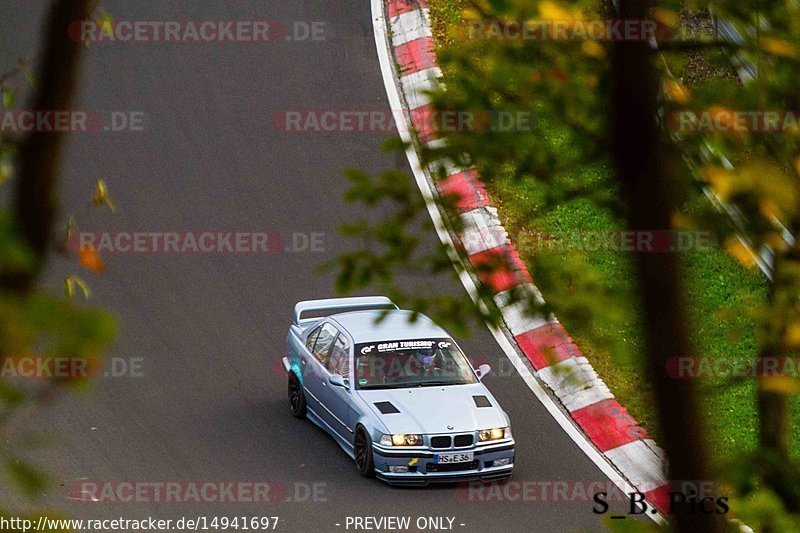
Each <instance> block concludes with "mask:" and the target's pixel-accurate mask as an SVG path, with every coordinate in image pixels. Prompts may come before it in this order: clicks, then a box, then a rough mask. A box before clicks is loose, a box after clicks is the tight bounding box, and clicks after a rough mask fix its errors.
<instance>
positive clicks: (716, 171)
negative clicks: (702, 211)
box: [701, 166, 733, 201]
mask: <svg viewBox="0 0 800 533" xmlns="http://www.w3.org/2000/svg"><path fill="white" fill-rule="evenodd" d="M701 175H702V177H703V179H705V180H706V181H707V182H708V183H709V184H710V185H711V188H712V189H713V191H714V193H716V195H717V196H719V198H720V200H722V201H726V200H727V199H728V198H729V197H730V194H731V191H732V190H733V180H732V177H731V173H730V172H729V171H727V170H725V169H724V168H722V167H714V166H709V167H705V168H703V170H702V171H701Z"/></svg>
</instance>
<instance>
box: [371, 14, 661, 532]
mask: <svg viewBox="0 0 800 533" xmlns="http://www.w3.org/2000/svg"><path fill="white" fill-rule="evenodd" d="M371 1H372V17H373V25H374V27H375V39H376V44H377V47H378V55H379V58H380V59H381V67H382V70H383V72H384V82H385V84H386V88H387V94H388V96H389V100H390V103H391V104H392V108H393V111H395V116H398V113H397V112H398V111H400V112H402V113H403V115H402V116H404V117H405V118H406V120H405V121H403V120H399V121H398V131H399V133H400V136H401V137H402V138H403V140H405V141H407V142H413V143H414V145H415V146H420V145H429V144H430V143H440V142H442V141H441V140H437V139H436V132H435V131H433V130H432V129H431V124H432V123H433V121H430V120H428V119H427V117H428V116H429V114H430V113H432V108H431V105H430V100H429V98H428V96H427V95H426V94H425V93H426V91H427V90H429V89H432V88H434V87H436V86H437V85H438V83H439V81H438V78H439V77H440V76H441V71H440V70H439V68H438V66H437V62H436V56H435V53H434V48H433V46H434V45H433V38H432V34H431V26H430V19H429V12H428V8H427V0H371ZM406 154H407V156H408V158H409V162H410V163H411V167H412V170H414V174H415V178H416V179H417V184H418V185H419V186H420V190H421V191H422V193H423V196H424V197H425V198H426V201H427V202H428V204H429V209H428V210H429V213H430V214H431V217H432V218H433V220H434V224H435V226H436V228H437V232H438V233H439V237H440V238H441V239H442V240H443V241H444V242H445V243H446V244H451V243H453V241H454V240H455V241H457V243H458V246H459V248H460V249H463V250H464V251H465V252H466V255H467V256H468V257H469V263H470V264H471V265H472V267H473V269H472V270H473V272H474V274H473V275H474V276H475V277H477V278H478V279H479V280H480V281H481V282H482V283H483V284H485V285H487V286H488V287H490V288H491V290H492V292H493V293H494V295H495V297H494V299H495V303H496V304H497V306H498V308H499V309H500V311H501V313H502V316H503V320H504V322H505V328H504V330H503V331H502V332H500V331H496V330H495V331H494V333H495V338H497V339H498V342H499V343H500V345H501V346H502V347H503V348H504V350H505V351H506V354H507V355H508V356H509V358H510V359H511V360H512V362H514V363H515V366H516V368H517V370H518V371H519V372H520V374H521V375H522V377H523V379H525V381H526V383H527V384H528V385H529V387H530V388H531V390H533V391H534V393H536V395H537V397H538V398H539V399H540V400H541V401H542V403H543V404H544V405H545V407H547V408H548V410H549V411H550V413H551V414H552V415H553V416H554V417H555V418H556V420H557V421H558V422H559V423H560V424H561V426H562V428H564V430H565V431H566V432H567V433H568V434H569V435H570V436H571V437H572V438H573V440H574V441H575V442H576V443H577V444H578V445H579V446H580V447H581V448H582V449H583V451H584V452H585V453H586V454H587V455H588V456H589V457H590V458H591V459H592V460H593V461H594V462H595V464H597V465H598V466H599V467H600V468H601V470H603V472H604V473H605V474H606V475H608V476H609V478H611V479H612V480H613V481H615V482H616V483H617V485H618V486H619V487H620V488H621V489H622V490H623V492H632V488H633V489H635V490H637V491H640V492H644V493H646V496H647V500H648V501H649V502H650V503H651V504H652V505H653V506H655V507H656V508H658V509H659V510H661V511H662V512H665V511H666V509H667V506H668V503H669V498H668V494H667V493H668V491H669V483H668V481H667V479H666V476H665V473H664V472H665V457H664V453H663V451H662V450H661V449H660V448H659V447H658V446H657V445H656V443H655V442H654V441H653V440H652V439H651V438H649V436H648V435H647V433H646V432H645V430H644V429H643V428H642V427H641V426H639V425H638V424H637V423H636V420H634V419H633V417H632V416H630V415H629V414H628V412H627V411H626V410H625V408H624V407H623V406H622V405H620V404H619V402H617V401H616V400H615V399H614V395H613V394H612V393H611V391H609V389H608V387H607V386H606V385H605V383H603V381H602V379H600V377H599V376H598V375H597V373H596V372H595V371H594V369H593V368H592V366H591V364H590V363H589V361H588V360H587V358H586V357H585V356H584V355H583V354H582V353H581V351H580V348H578V346H577V345H576V344H575V343H574V342H573V341H572V339H571V338H570V336H569V335H568V334H567V332H566V331H565V330H564V328H563V326H562V325H561V324H560V323H559V322H558V320H557V319H556V318H555V317H553V316H550V317H548V318H544V317H541V318H536V317H531V316H529V315H528V314H526V313H525V312H524V309H522V305H523V304H521V303H516V304H512V305H509V304H508V303H507V302H508V300H509V292H508V291H510V290H511V289H515V290H517V291H519V290H524V291H531V292H532V293H533V294H535V295H536V297H537V298H539V299H541V295H540V293H539V291H538V289H537V288H536V287H535V286H534V285H533V280H532V278H531V275H530V273H529V272H528V269H527V268H526V267H525V264H524V263H523V262H522V261H521V260H520V257H519V254H518V253H517V250H516V249H515V248H514V245H513V244H512V243H511V241H510V240H509V238H508V233H507V232H506V230H505V229H504V228H503V226H502V224H501V223H500V220H499V219H498V217H497V210H496V209H495V208H494V207H492V206H491V201H490V199H489V196H488V194H487V193H486V190H485V189H484V186H483V184H482V183H481V181H480V177H479V176H478V175H477V172H476V171H475V170H474V169H462V168H458V167H456V166H455V165H454V164H453V163H452V162H450V161H440V162H437V163H436V164H435V165H432V167H433V166H436V167H437V168H422V167H421V165H420V163H419V158H418V155H417V154H416V151H415V149H414V148H413V147H411V148H410V149H409V150H407V151H406ZM438 168H443V169H445V176H446V177H445V178H444V179H442V180H439V181H438V182H436V183H435V185H434V180H433V178H432V175H434V174H436V170H437V169H438ZM436 195H448V196H452V197H455V199H456V206H457V208H458V210H459V212H460V213H461V217H462V221H463V230H462V231H461V232H460V234H459V235H457V236H455V239H453V237H454V236H452V235H450V234H448V233H447V231H446V225H445V224H444V222H443V220H442V218H441V213H440V212H439V211H438V208H436V206H435V205H434V204H433V202H432V201H431V200H432V198H433V196H436ZM487 264H491V265H493V269H492V273H491V274H488V273H486V270H487V269H486V268H481V266H482V265H487ZM498 265H499V266H500V267H499V268H497V266H498ZM461 280H462V282H463V283H464V285H465V287H466V288H467V290H468V291H469V292H470V294H472V295H473V297H475V296H476V290H475V286H474V283H475V279H473V278H472V277H471V276H470V274H464V275H461ZM520 287H521V289H520ZM519 354H521V355H522V356H523V357H524V358H525V360H527V363H528V364H527V365H526V364H525V363H523V361H522V358H521V357H519ZM542 384H544V385H545V386H546V387H547V388H548V389H549V391H550V392H549V393H547V392H544V391H543V389H542V387H541V385H542ZM555 402H557V403H558V406H555V405H554V403H555ZM565 412H566V414H567V415H568V417H569V418H568V419H567V417H566V416H565ZM576 428H578V430H576ZM587 441H588V442H587ZM589 443H591V444H589ZM609 465H612V468H609ZM649 516H651V517H652V518H653V519H654V520H656V521H658V522H660V523H663V517H661V516H660V515H649Z"/></svg>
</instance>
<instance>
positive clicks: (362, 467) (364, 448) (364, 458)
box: [355, 428, 375, 477]
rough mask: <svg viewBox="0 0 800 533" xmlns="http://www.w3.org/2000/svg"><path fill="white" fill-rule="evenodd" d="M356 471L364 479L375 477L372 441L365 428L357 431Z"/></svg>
mask: <svg viewBox="0 0 800 533" xmlns="http://www.w3.org/2000/svg"><path fill="white" fill-rule="evenodd" d="M355 455H356V469H358V473H359V474H361V475H362V476H364V477H374V476H375V463H374V462H373V460H372V439H371V438H369V435H367V432H366V431H365V430H364V428H360V429H359V430H358V431H356V438H355Z"/></svg>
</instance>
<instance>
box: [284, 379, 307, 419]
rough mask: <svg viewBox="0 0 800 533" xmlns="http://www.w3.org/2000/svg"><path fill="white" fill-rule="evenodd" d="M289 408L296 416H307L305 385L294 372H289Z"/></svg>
mask: <svg viewBox="0 0 800 533" xmlns="http://www.w3.org/2000/svg"><path fill="white" fill-rule="evenodd" d="M288 392H289V410H290V411H291V412H292V416H293V417H295V418H305V417H306V395H305V393H303V386H302V385H301V384H300V380H299V379H297V376H295V375H294V372H290V373H289V390H288Z"/></svg>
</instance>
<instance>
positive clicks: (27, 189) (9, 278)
mask: <svg viewBox="0 0 800 533" xmlns="http://www.w3.org/2000/svg"><path fill="white" fill-rule="evenodd" d="M90 4H91V2H90V1H89V0H54V1H53V4H52V5H51V6H50V11H49V13H48V16H47V22H46V29H45V32H46V33H45V39H46V41H45V43H44V47H43V50H42V57H41V60H40V62H39V68H38V71H37V78H36V80H37V88H36V91H35V93H34V95H33V102H32V109H34V110H42V111H54V110H68V109H71V105H72V97H73V94H74V92H75V89H76V86H77V83H78V67H79V63H80V57H81V51H82V49H83V48H84V46H85V45H84V44H83V43H79V42H75V41H74V40H72V39H70V38H69V36H68V34H67V29H68V27H69V25H70V23H71V22H74V21H78V20H83V19H86V18H88V17H89V15H90V13H91V11H90ZM65 135H66V133H60V132H32V133H31V134H30V135H29V136H28V138H27V139H26V140H25V141H24V142H23V143H22V144H21V146H20V155H19V176H18V178H17V184H16V185H17V187H16V196H15V199H14V202H15V206H14V207H15V215H16V216H15V219H16V222H17V224H19V229H20V234H21V236H22V239H23V242H24V244H25V245H26V246H27V247H28V249H29V250H30V252H31V253H32V255H33V268H31V269H29V270H27V271H25V272H10V273H5V275H4V276H3V279H2V280H0V286H2V287H4V288H6V289H8V290H10V291H11V292H13V293H16V294H18V295H20V296H24V295H26V294H27V293H29V292H30V291H31V289H32V288H33V285H34V283H35V281H36V279H37V278H38V277H39V274H40V273H41V271H42V268H43V266H44V262H45V259H46V256H47V252H48V249H49V247H50V244H51V242H52V240H53V232H54V225H55V220H56V214H57V211H58V201H57V192H58V191H57V173H58V172H57V171H58V164H59V161H60V155H61V148H62V145H63V140H64V136H65Z"/></svg>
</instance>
